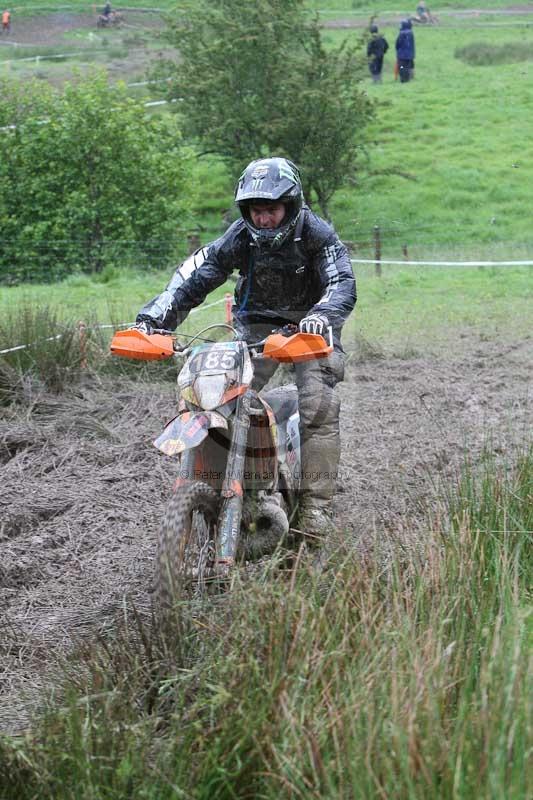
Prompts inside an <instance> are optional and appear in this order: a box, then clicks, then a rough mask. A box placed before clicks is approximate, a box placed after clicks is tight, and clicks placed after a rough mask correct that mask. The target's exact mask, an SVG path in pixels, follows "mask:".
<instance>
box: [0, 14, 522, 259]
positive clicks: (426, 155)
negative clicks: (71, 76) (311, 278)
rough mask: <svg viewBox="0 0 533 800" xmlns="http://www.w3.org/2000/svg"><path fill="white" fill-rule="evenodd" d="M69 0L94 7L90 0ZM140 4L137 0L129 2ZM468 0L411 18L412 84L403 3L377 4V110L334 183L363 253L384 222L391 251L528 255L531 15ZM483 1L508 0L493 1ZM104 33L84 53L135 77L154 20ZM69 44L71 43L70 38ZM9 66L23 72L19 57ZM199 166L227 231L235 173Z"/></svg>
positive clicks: (336, 210) (344, 232)
mask: <svg viewBox="0 0 533 800" xmlns="http://www.w3.org/2000/svg"><path fill="white" fill-rule="evenodd" d="M72 5H73V6H75V7H79V8H80V9H81V8H83V9H84V10H90V7H89V6H88V5H87V4H83V3H74V4H72ZM135 5H138V6H139V5H141V4H132V7H134V6H135ZM169 5H170V3H164V4H163V6H159V7H167V6H169ZM468 5H469V4H468V3H466V2H460V3H457V4H452V5H450V6H447V7H442V8H439V7H436V8H435V9H434V10H435V11H437V12H441V11H442V15H441V21H440V24H439V25H436V26H431V27H420V26H418V27H415V37H416V46H417V57H416V78H415V80H414V81H413V82H412V83H409V84H405V85H400V84H399V83H397V82H394V80H393V75H392V69H393V63H394V57H393V50H394V40H395V37H396V33H397V24H396V23H394V24H391V23H387V22H386V20H387V19H391V17H392V18H393V17H394V15H398V14H399V13H400V12H399V11H398V9H397V8H396V7H395V4H394V3H392V0H389V1H388V2H386V3H385V4H383V6H380V14H381V15H382V16H383V19H384V20H385V22H384V23H383V24H381V19H380V17H379V16H378V18H377V22H378V23H379V24H380V26H381V28H382V31H383V32H384V34H385V35H386V37H387V39H388V41H389V44H390V46H391V50H390V51H389V53H388V55H387V57H386V65H385V71H384V80H383V84H382V85H380V86H374V85H372V84H371V82H370V80H368V81H367V82H366V83H365V88H366V89H367V91H368V93H369V94H370V96H371V97H373V98H374V99H375V100H376V101H377V102H378V104H379V106H378V111H377V117H376V122H375V123H374V125H373V126H372V129H371V130H370V132H369V144H368V147H367V149H366V154H365V155H364V156H363V157H362V159H361V170H360V173H359V174H358V175H356V176H353V178H354V181H355V182H354V185H353V186H350V187H347V188H346V189H343V190H342V191H340V192H338V193H337V195H336V196H335V198H334V200H333V203H332V208H331V210H332V216H333V219H334V221H335V223H336V226H337V228H338V230H339V232H340V234H341V236H342V237H343V238H344V239H346V240H347V241H350V242H353V243H354V244H355V245H356V247H357V250H358V254H359V255H361V256H367V255H370V254H371V253H372V251H373V244H372V232H373V228H374V226H375V225H378V226H379V227H380V230H381V236H382V247H383V254H384V255H385V256H388V257H393V258H401V254H402V248H407V251H408V254H409V257H411V258H413V259H415V260H416V259H418V258H439V259H444V260H445V259H448V260H467V259H471V258H483V259H492V260H508V259H524V258H527V257H528V255H530V254H531V252H532V249H533V240H532V234H531V225H530V224H529V218H528V215H527V213H525V209H527V207H528V205H529V186H530V185H531V182H532V179H533V166H532V165H533V143H532V140H531V137H530V136H528V135H527V131H528V130H529V127H530V118H531V110H532V108H533V83H532V81H531V75H532V70H533V61H531V60H530V59H528V58H525V56H524V58H525V60H520V61H515V62H514V63H513V62H512V59H513V53H515V52H517V51H518V50H519V49H520V51H521V52H522V53H527V52H529V50H531V52H533V27H531V26H530V24H529V22H530V20H531V18H530V17H526V16H523V17H520V16H516V15H513V16H503V15H499V16H497V15H495V14H489V13H487V14H482V13H480V14H478V15H477V16H474V17H470V16H469V17H454V16H452V14H453V11H454V9H455V10H457V9H460V8H465V7H468ZM484 5H485V4H484ZM51 7H55V8H59V4H58V5H56V4H49V5H48V6H42V7H39V8H40V9H41V10H44V9H45V8H48V9H49V8H51ZM143 7H144V6H143ZM315 7H316V8H319V9H320V13H321V14H323V15H324V18H325V19H326V18H327V19H330V18H332V17H338V16H342V15H347V16H348V17H350V18H352V17H353V18H354V19H355V18H357V19H359V20H360V21H361V22H364V21H365V20H367V19H368V18H369V15H370V14H371V13H374V9H372V7H371V6H370V5H368V4H366V5H365V4H361V5H359V4H358V3H351V2H348V1H346V2H338V3H336V2H328V3H320V2H318V0H317V2H316V4H315ZM486 7H487V9H488V10H492V11H494V10H498V9H500V10H501V7H499V6H498V5H497V4H496V3H488V4H486ZM19 8H21V9H24V8H26V9H27V12H28V13H29V12H30V10H31V9H35V6H33V5H32V4H30V3H27V4H24V3H22V4H20V6H19ZM407 10H408V9H406V11H407ZM32 13H33V12H32ZM402 13H406V12H402ZM106 33H107V32H106ZM109 33H110V34H111V35H110V36H106V37H104V38H105V47H101V48H100V50H99V51H98V52H96V51H95V52H94V53H92V54H88V55H87V56H86V58H88V59H89V60H90V61H91V62H92V63H101V64H103V65H104V67H106V68H110V69H111V71H110V77H111V78H112V76H113V74H117V73H118V74H119V75H120V76H121V77H122V78H124V79H125V80H131V81H134V82H135V81H139V80H142V78H143V77H146V76H145V75H144V74H143V73H142V68H140V62H139V54H140V53H141V52H143V49H144V52H148V51H151V50H152V49H153V47H154V45H156V44H157V40H155V39H154V38H153V37H154V33H153V31H152V32H149V31H147V32H145V33H143V32H142V31H141V32H137V33H136V35H137V36H140V37H141V39H143V37H144V40H143V41H139V42H137V43H135V42H134V41H133V39H132V33H131V32H126V33H125V32H123V31H122V32H121V31H116V32H115V31H112V32H109ZM361 33H362V29H361V28H359V29H348V30H332V29H327V30H326V31H325V33H324V36H325V40H326V41H329V42H332V43H333V42H334V43H338V42H340V41H341V40H342V39H344V38H347V39H348V40H349V41H356V40H358V39H359V38H360V36H361ZM79 35H80V37H81V38H80V42H82V41H84V43H85V45H86V44H87V41H86V39H87V36H93V37H94V36H95V34H94V32H93V31H91V30H87V29H85V30H80V32H79ZM98 41H99V39H98ZM472 46H474V48H476V47H477V48H478V49H483V48H485V49H487V48H488V54H489V55H488V57H489V58H490V54H491V52H492V53H494V54H495V56H494V57H495V58H496V57H497V58H498V63H497V64H495V65H493V66H490V65H483V66H474V65H472V64H471V63H467V62H465V61H464V60H461V59H460V58H457V57H456V56H455V53H456V51H457V50H460V49H463V48H465V47H472ZM491 48H492V50H491ZM502 48H503V49H504V52H505V51H507V52H508V53H509V62H510V63H500V59H501V53H502ZM67 49H72V47H71V45H69V47H68V48H67ZM4 52H8V48H7V47H6V46H5V44H4V46H3V48H2V51H1V53H0V55H1V54H2V53H4ZM17 55H18V54H17ZM76 61H78V63H79V58H76V59H74V60H73V61H72V62H65V61H61V62H59V63H53V62H51V61H48V62H41V64H39V66H38V69H39V71H40V72H41V73H43V74H44V75H46V74H49V75H50V79H51V80H57V79H58V77H59V78H64V77H65V76H66V75H68V72H69V70H71V69H72V66H73V65H74V64H75V63H76ZM141 62H142V59H141ZM128 63H130V65H131V73H130V75H129V77H128V73H127V64H128ZM10 69H11V70H12V72H13V74H14V75H16V73H17V69H18V66H17V64H16V63H13V64H12V66H11V67H10ZM26 69H27V68H26ZM125 70H126V71H125ZM24 74H25V75H27V71H26V72H25V73H24ZM131 91H132V93H135V94H139V93H140V94H141V95H142V96H143V97H146V99H149V95H153V96H155V90H152V89H146V87H141V88H132V90H131ZM199 173H200V174H201V178H202V183H203V185H204V186H205V185H207V191H206V194H207V198H206V201H205V202H204V203H203V204H202V205H201V206H199V207H198V209H197V211H198V222H199V227H201V229H202V231H201V235H202V239H203V240H204V241H205V240H206V239H207V240H208V239H209V238H212V237H213V236H216V235H218V233H219V232H220V227H221V222H220V219H221V214H222V212H223V211H225V210H226V209H227V207H228V205H229V204H230V198H231V195H232V189H233V182H234V177H233V176H229V175H227V174H226V173H225V172H224V170H223V169H222V168H221V167H220V166H217V165H216V164H215V165H214V164H213V162H212V161H211V160H209V159H204V166H203V168H200V170H199Z"/></svg>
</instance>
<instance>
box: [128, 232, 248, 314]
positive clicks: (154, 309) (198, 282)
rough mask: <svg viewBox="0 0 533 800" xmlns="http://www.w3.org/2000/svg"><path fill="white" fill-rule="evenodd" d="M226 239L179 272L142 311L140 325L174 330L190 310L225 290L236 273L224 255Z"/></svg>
mask: <svg viewBox="0 0 533 800" xmlns="http://www.w3.org/2000/svg"><path fill="white" fill-rule="evenodd" d="M223 239H224V237H222V238H220V239H217V240H216V241H214V242H211V244H208V245H206V247H201V248H200V249H199V250H197V251H196V252H195V253H193V254H192V255H191V256H189V257H188V258H187V259H185V261H184V262H183V263H182V264H180V266H179V267H178V268H177V269H176V271H175V273H174V275H173V276H172V279H171V280H170V283H169V284H168V286H167V288H166V289H165V290H164V292H162V293H161V294H159V295H157V297H154V298H153V300H150V302H149V303H147V304H146V305H145V306H143V307H142V308H141V310H140V311H139V313H138V315H137V319H136V322H149V323H150V324H151V325H152V326H153V327H154V328H164V329H166V330H174V328H176V327H177V326H178V325H180V324H181V323H182V322H183V320H184V319H185V318H186V317H187V315H188V314H189V312H190V310H191V309H192V308H194V307H195V306H199V305H200V303H203V301H204V300H205V298H206V296H207V295H208V294H209V292H212V291H213V289H216V288H217V287H218V286H222V284H223V283H225V281H226V280H227V278H228V277H229V275H230V273H231V272H232V271H233V263H232V259H231V258H228V257H227V255H226V254H225V252H224V249H223V246H222V243H223Z"/></svg>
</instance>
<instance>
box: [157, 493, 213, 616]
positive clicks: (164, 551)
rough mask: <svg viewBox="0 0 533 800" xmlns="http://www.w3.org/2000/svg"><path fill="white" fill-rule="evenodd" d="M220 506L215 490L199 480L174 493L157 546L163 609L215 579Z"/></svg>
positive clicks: (200, 591)
mask: <svg viewBox="0 0 533 800" xmlns="http://www.w3.org/2000/svg"><path fill="white" fill-rule="evenodd" d="M218 506H219V496H218V494H217V493H216V492H215V490H214V489H213V488H212V487H211V486H208V484H206V483H201V482H199V481H198V482H195V483H191V484H187V485H184V486H180V487H179V488H178V489H177V490H176V491H175V493H174V494H173V495H172V497H171V499H170V502H169V504H168V507H167V510H166V513H165V516H164V519H163V523H162V525H161V529H160V531H159V540H158V548H157V560H156V569H155V581H154V588H155V597H156V603H157V606H158V609H159V610H160V611H162V612H165V611H168V609H170V608H171V607H172V605H173V604H174V602H175V601H176V600H177V599H179V598H187V597H194V596H201V595H203V594H204V593H205V592H206V589H207V588H208V586H209V583H210V581H212V580H213V576H214V564H215V554H216V532H217V515H218Z"/></svg>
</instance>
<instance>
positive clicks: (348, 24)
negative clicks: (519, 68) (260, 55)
mask: <svg viewBox="0 0 533 800" xmlns="http://www.w3.org/2000/svg"><path fill="white" fill-rule="evenodd" d="M413 10H414V4H413ZM529 14H533V5H530V4H525V5H513V6H508V7H507V8H489V9H484V8H472V9H445V10H443V11H439V12H438V16H439V21H440V23H441V24H443V25H447V24H449V22H450V21H452V20H471V21H472V22H473V23H474V24H475V22H476V20H479V18H480V17H482V16H489V17H513V16H527V15H529ZM96 18H97V15H96V14H87V13H74V12H68V13H67V12H65V11H62V12H56V13H51V14H39V15H38V16H34V17H31V16H21V17H18V16H17V14H16V13H14V14H13V15H12V25H11V32H10V33H9V34H3V35H1V36H0V60H1V57H2V45H7V44H13V43H15V44H19V45H21V46H22V47H24V46H30V45H32V46H36V45H39V46H49V47H51V46H54V45H56V46H58V47H65V46H66V45H69V46H74V45H75V46H76V48H77V49H78V50H79V49H83V48H91V47H94V46H95V45H94V42H92V41H91V39H90V38H87V37H85V38H82V39H80V38H79V37H77V36H76V32H77V31H80V30H82V31H83V30H87V31H89V32H91V31H92V32H93V33H94V39H95V41H97V40H98V38H99V35H100V33H101V32H100V31H99V30H98V29H97V27H96ZM402 18H403V17H402V15H400V14H394V13H392V12H385V13H383V14H380V15H379V20H380V23H381V24H382V25H385V24H393V23H399V22H400V20H401V19H402ZM163 24H164V23H163V21H162V18H161V16H160V15H159V14H157V13H143V12H140V11H134V10H131V11H127V12H124V24H123V25H122V26H120V27H119V28H118V29H117V30H116V33H117V34H119V35H127V34H134V33H135V32H142V31H146V32H154V31H156V30H158V29H161V28H162V27H163ZM323 25H324V27H326V28H365V27H367V26H368V18H366V17H362V16H360V17H359V18H354V17H338V18H336V19H331V20H327V19H324V20H323ZM418 27H423V26H418ZM69 34H71V35H69Z"/></svg>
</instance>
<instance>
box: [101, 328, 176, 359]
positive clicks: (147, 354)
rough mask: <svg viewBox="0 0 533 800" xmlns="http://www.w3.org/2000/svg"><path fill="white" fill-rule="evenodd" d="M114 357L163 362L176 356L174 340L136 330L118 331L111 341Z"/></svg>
mask: <svg viewBox="0 0 533 800" xmlns="http://www.w3.org/2000/svg"><path fill="white" fill-rule="evenodd" d="M110 349H111V352H112V353H113V355H114V356H122V357H123V358H134V359H137V360H138V361H161V360H163V359H165V358H170V357H171V356H173V355H174V338H173V337H171V336H163V335H162V334H160V333H151V334H147V333H143V332H142V331H139V330H137V329H136V328H131V329H130V330H127V331H117V333H115V335H114V336H113V339H112V340H111V346H110Z"/></svg>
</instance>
